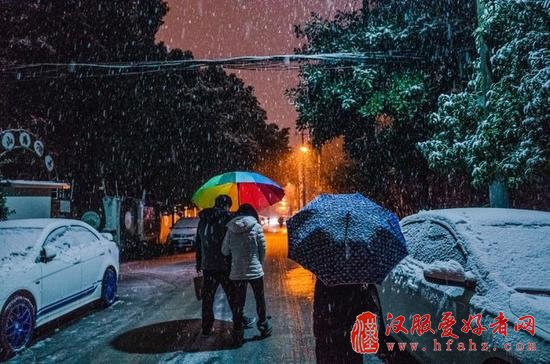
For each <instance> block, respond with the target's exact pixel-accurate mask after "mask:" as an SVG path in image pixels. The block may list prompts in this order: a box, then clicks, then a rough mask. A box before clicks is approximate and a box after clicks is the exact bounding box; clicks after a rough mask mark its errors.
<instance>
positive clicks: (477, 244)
mask: <svg viewBox="0 0 550 364" xmlns="http://www.w3.org/2000/svg"><path fill="white" fill-rule="evenodd" d="M401 227H402V231H403V235H404V236H405V238H406V240H407V245H408V249H409V256H407V257H406V258H404V259H403V260H402V261H401V262H400V264H398V265H397V266H396V267H395V268H394V269H393V270H392V272H391V273H390V274H389V275H388V277H387V278H386V279H385V280H384V281H383V282H382V284H380V285H376V289H375V291H374V292H373V293H374V294H375V299H377V300H378V306H379V307H377V309H378V310H380V311H379V312H378V313H379V317H380V318H381V320H380V321H381V323H382V332H381V335H384V334H385V329H386V328H388V326H390V328H389V329H390V331H391V334H390V336H391V337H392V338H393V339H394V340H395V341H396V342H397V343H402V345H403V343H406V344H405V345H404V347H405V348H406V350H407V351H408V352H409V353H410V354H411V355H412V356H414V357H415V358H416V359H417V360H419V361H420V362H422V363H465V362H468V363H517V362H521V363H550V213H549V212H542V211H528V210H516V209H491V208H465V209H446V210H433V211H423V212H420V213H418V214H414V215H411V216H408V217H406V218H404V219H403V220H402V221H401ZM376 296H377V297H376ZM445 312H450V313H451V314H452V319H454V320H455V321H456V322H455V324H454V325H452V326H451V327H452V333H453V335H456V337H454V338H453V337H451V336H445V335H442V333H443V330H444V329H445V327H443V326H441V327H438V326H439V323H441V322H442V316H443V315H444V313H445ZM499 312H500V313H502V315H501V317H503V318H506V319H507V320H508V321H507V322H504V324H503V325H501V326H492V327H491V326H490V325H491V324H493V323H495V322H496V321H495V319H496V318H497V317H498V316H499ZM389 314H391V316H392V317H391V318H390V319H389V318H388V315H389ZM425 314H429V315H430V322H431V328H432V329H433V330H434V333H431V332H429V331H427V332H426V333H424V334H422V335H419V331H418V330H411V329H412V327H413V326H412V322H413V321H414V320H415V318H414V317H413V316H414V315H420V316H416V320H417V323H418V322H420V321H419V318H421V316H422V315H425ZM476 314H481V317H482V319H481V321H480V322H481V325H482V327H483V328H485V329H486V330H485V331H483V330H480V331H476V332H475V334H474V333H473V332H472V330H473V329H474V328H476V327H477V324H476V323H475V319H474V320H471V322H470V323H471V325H470V329H471V330H469V329H468V326H466V328H465V331H467V332H466V333H465V332H463V331H462V328H463V327H465V325H464V324H465V323H466V322H468V320H469V319H470V317H471V316H470V315H472V316H474V315H476ZM398 316H403V317H404V319H405V323H404V325H403V326H404V328H405V330H399V329H397V328H396V326H393V328H395V330H394V329H393V328H392V327H391V322H392V319H395V318H397V317H398ZM524 316H532V317H533V318H534V320H535V332H534V335H531V333H529V332H528V331H526V330H524V329H520V327H515V326H514V324H516V323H518V324H527V323H528V321H529V320H528V319H526V318H525V317H524ZM478 317H479V316H478ZM521 317H523V319H521V320H520V318H521ZM426 318H427V317H426ZM463 320H466V321H463ZM394 322H395V323H397V322H398V321H394ZM444 322H447V323H452V322H453V321H452V320H444ZM425 323H427V321H426V322H425ZM388 324H390V325H388ZM421 326H422V325H421ZM417 327H418V326H417ZM499 327H500V328H501V330H503V329H506V336H504V335H503V333H504V331H500V333H499V332H495V333H493V329H496V328H499ZM426 329H427V328H426V326H424V330H426ZM395 331H399V332H397V333H396V332H395ZM405 331H407V332H405ZM412 331H414V332H412ZM446 334H448V332H447V333H446ZM477 334H480V335H479V336H478V335H477ZM449 340H450V344H449ZM459 343H463V345H464V346H463V347H461V346H460V345H459ZM484 343H486V344H484ZM411 344H412V345H411ZM383 345H386V344H385V343H383ZM394 345H395V344H394ZM414 346H416V348H415V347H414ZM484 349H486V350H484ZM399 350H400V349H399V347H398V345H395V347H394V349H393V351H399Z"/></svg>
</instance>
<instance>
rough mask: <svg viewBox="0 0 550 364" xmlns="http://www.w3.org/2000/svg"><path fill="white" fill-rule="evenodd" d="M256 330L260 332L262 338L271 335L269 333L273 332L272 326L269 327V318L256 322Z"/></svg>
mask: <svg viewBox="0 0 550 364" xmlns="http://www.w3.org/2000/svg"><path fill="white" fill-rule="evenodd" d="M258 330H259V331H260V334H261V335H262V337H268V336H270V335H271V333H272V332H273V326H271V322H270V321H269V318H268V319H266V320H265V321H262V322H258Z"/></svg>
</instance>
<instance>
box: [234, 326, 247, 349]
mask: <svg viewBox="0 0 550 364" xmlns="http://www.w3.org/2000/svg"><path fill="white" fill-rule="evenodd" d="M231 338H232V339H233V346H235V347H236V348H240V347H241V346H243V344H244V330H233V331H232V332H231Z"/></svg>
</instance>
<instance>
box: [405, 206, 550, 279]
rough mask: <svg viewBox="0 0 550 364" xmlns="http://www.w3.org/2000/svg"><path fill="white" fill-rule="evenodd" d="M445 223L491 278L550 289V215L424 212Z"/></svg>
mask: <svg viewBox="0 0 550 364" xmlns="http://www.w3.org/2000/svg"><path fill="white" fill-rule="evenodd" d="M422 216H433V217H436V218H437V219H438V220H442V221H445V222H446V223H448V224H449V225H450V226H451V227H452V228H453V229H454V230H456V231H457V232H458V233H459V234H460V235H461V236H462V237H463V238H465V239H463V240H464V243H465V245H466V246H467V248H468V250H471V251H472V253H473V254H474V255H475V256H476V257H477V258H478V259H479V261H480V263H482V264H483V265H484V266H485V267H486V268H487V270H488V271H489V272H490V273H491V276H492V277H493V278H495V279H498V280H499V281H501V282H502V283H504V284H505V285H506V286H508V287H510V288H511V289H513V288H515V287H539V288H550V264H548V261H550V213H548V212H544V211H534V210H520V209H498V208H463V209H445V210H431V211H423V212H420V213H418V214H416V215H412V216H411V217H410V218H405V219H403V222H406V221H407V220H409V219H411V218H413V219H418V218H422Z"/></svg>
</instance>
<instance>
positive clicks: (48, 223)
mask: <svg viewBox="0 0 550 364" xmlns="http://www.w3.org/2000/svg"><path fill="white" fill-rule="evenodd" d="M61 225H80V226H86V227H88V225H86V224H85V223H83V222H82V221H79V220H74V219H57V218H50V219H21V220H7V221H2V222H0V228H11V227H26V228H41V229H44V228H47V227H54V226H61Z"/></svg>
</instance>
